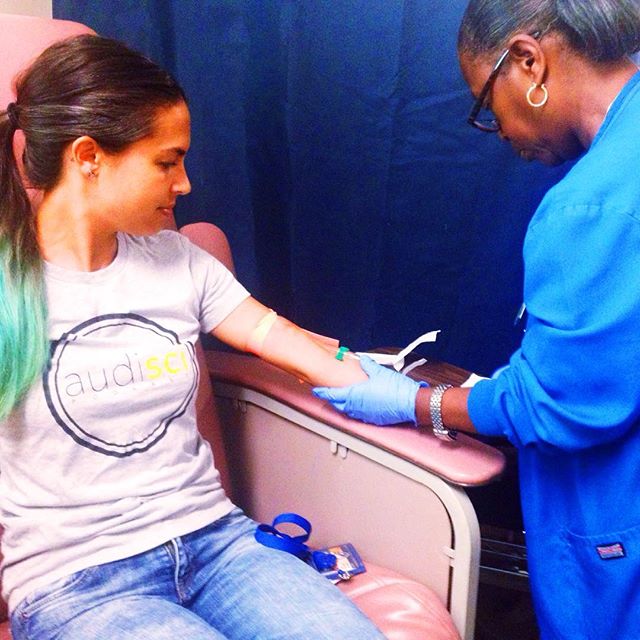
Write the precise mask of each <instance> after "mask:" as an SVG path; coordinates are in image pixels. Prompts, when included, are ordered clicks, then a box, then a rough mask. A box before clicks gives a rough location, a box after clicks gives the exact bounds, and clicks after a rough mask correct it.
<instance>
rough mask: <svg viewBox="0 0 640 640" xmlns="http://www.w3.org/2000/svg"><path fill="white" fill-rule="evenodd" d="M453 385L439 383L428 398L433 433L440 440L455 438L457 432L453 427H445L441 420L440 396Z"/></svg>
mask: <svg viewBox="0 0 640 640" xmlns="http://www.w3.org/2000/svg"><path fill="white" fill-rule="evenodd" d="M452 386H453V385H450V384H439V385H437V386H435V387H434V388H433V391H431V398H430V399H429V415H430V416H431V424H432V425H433V435H434V436H435V437H436V438H440V440H448V441H451V440H455V439H456V438H457V437H458V432H457V431H456V430H455V429H447V427H445V426H444V422H442V396H443V395H444V392H445V391H446V390H447V389H451V387H452Z"/></svg>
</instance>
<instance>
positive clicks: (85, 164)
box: [70, 136, 103, 178]
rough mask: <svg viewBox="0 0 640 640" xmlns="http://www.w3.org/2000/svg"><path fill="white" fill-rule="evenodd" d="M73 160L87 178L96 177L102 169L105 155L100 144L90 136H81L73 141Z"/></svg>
mask: <svg viewBox="0 0 640 640" xmlns="http://www.w3.org/2000/svg"><path fill="white" fill-rule="evenodd" d="M70 154H71V158H70V159H71V162H73V163H74V164H75V165H76V166H77V167H78V169H79V170H80V171H81V173H82V175H83V176H84V177H85V178H95V177H96V176H97V175H98V173H99V171H100V163H101V159H102V156H103V153H102V149H101V148H100V145H99V144H98V143H97V142H96V141H95V140H94V139H93V138H91V137H90V136H80V137H79V138H76V139H75V140H74V141H73V142H72V143H71V148H70Z"/></svg>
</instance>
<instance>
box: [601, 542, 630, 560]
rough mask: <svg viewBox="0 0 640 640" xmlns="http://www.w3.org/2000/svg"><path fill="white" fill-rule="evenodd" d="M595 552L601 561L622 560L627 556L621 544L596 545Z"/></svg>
mask: <svg viewBox="0 0 640 640" xmlns="http://www.w3.org/2000/svg"><path fill="white" fill-rule="evenodd" d="M596 551H597V552H598V555H599V556H600V558H601V559H602V560H614V559H615V558H624V557H625V556H626V555H627V553H626V551H625V550H624V547H623V546H622V542H612V543H611V544H600V545H597V546H596Z"/></svg>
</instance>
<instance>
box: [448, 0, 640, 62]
mask: <svg viewBox="0 0 640 640" xmlns="http://www.w3.org/2000/svg"><path fill="white" fill-rule="evenodd" d="M546 31H554V32H556V33H560V34H562V35H563V36H564V38H565V39H566V41H567V42H568V44H569V46H570V47H571V48H573V49H574V50H575V51H576V52H578V53H580V54H581V55H582V56H584V57H585V58H587V59H589V60H593V61H594V62H612V61H615V60H621V59H623V58H625V57H626V56H630V55H632V54H634V53H636V52H637V51H639V50H640V3H639V2H638V0H471V2H469V5H468V6H467V9H466V11H465V14H464V16H463V18H462V23H461V25H460V30H459V32H458V51H460V52H461V53H465V54H470V55H473V56H478V55H483V54H486V53H490V52H494V51H497V50H498V49H501V48H503V47H504V46H505V43H506V41H507V40H508V39H509V37H510V36H512V35H513V34H515V33H518V32H526V33H531V34H533V33H535V32H546Z"/></svg>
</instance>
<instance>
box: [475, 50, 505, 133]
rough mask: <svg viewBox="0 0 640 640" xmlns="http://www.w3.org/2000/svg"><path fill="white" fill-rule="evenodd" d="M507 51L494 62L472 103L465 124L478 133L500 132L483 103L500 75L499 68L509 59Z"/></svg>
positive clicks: (492, 115) (495, 121)
mask: <svg viewBox="0 0 640 640" xmlns="http://www.w3.org/2000/svg"><path fill="white" fill-rule="evenodd" d="M509 51H510V49H505V50H504V51H503V52H502V54H501V55H500V57H499V58H498V62H496V64H495V65H494V67H493V69H492V71H491V73H490V74H489V77H488V78H487V81H486V82H485V83H484V86H483V87H482V90H481V91H480V93H479V94H478V98H477V99H476V101H475V102H474V103H473V107H472V109H471V112H470V113H469V117H468V118H467V122H468V123H469V124H470V125H471V126H472V127H475V128H476V129H480V131H486V132H487V133H497V132H498V131H500V123H499V122H498V120H497V119H496V117H495V115H494V114H493V113H492V111H491V110H490V109H487V108H486V107H485V103H486V101H487V96H488V95H489V91H491V87H493V84H494V83H495V81H496V78H497V77H498V74H499V73H500V67H502V65H503V64H504V61H505V60H506V59H507V58H508V57H509Z"/></svg>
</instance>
